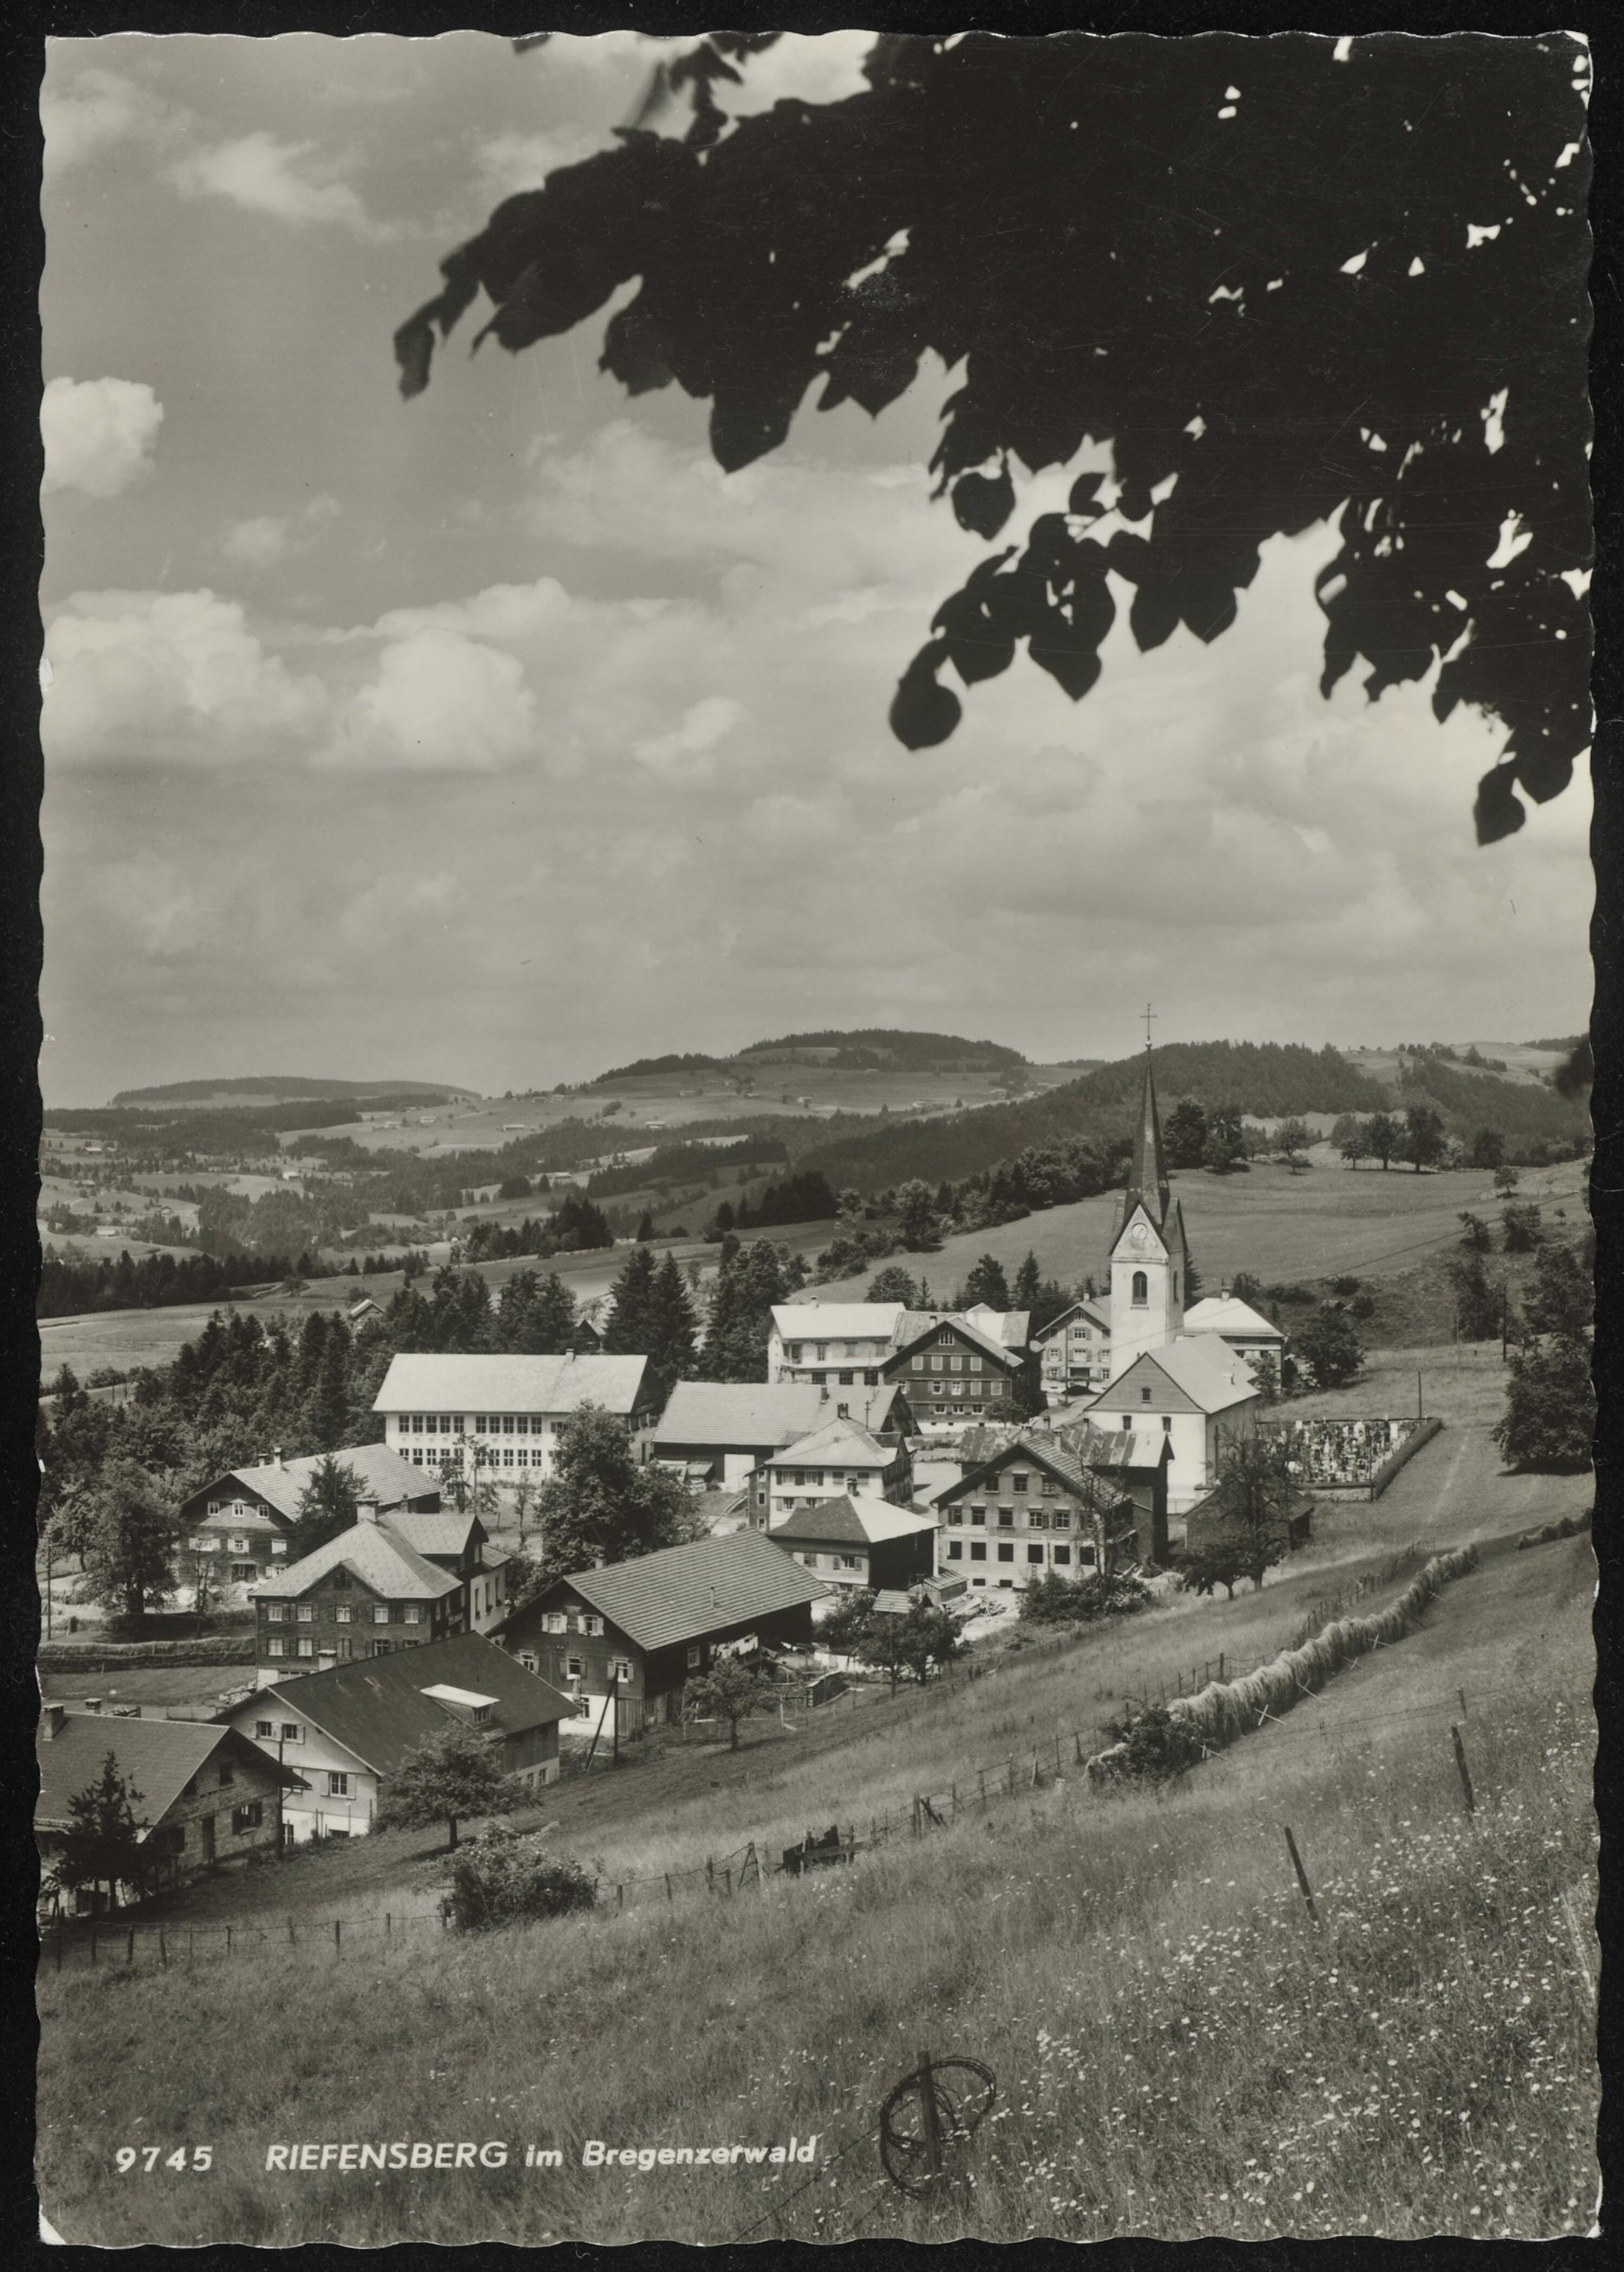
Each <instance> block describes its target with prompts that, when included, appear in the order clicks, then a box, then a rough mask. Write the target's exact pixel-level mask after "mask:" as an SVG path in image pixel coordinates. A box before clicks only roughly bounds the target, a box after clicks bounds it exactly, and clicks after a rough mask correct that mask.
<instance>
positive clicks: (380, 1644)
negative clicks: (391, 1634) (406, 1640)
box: [372, 1640, 389, 1656]
mask: <svg viewBox="0 0 1624 2272" xmlns="http://www.w3.org/2000/svg"><path fill="white" fill-rule="evenodd" d="M372 1654H373V1655H374V1656H387V1655H389V1643H388V1642H387V1641H386V1640H375V1641H374V1642H373V1644H372Z"/></svg>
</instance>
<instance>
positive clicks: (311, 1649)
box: [299, 1633, 316, 1656]
mask: <svg viewBox="0 0 1624 2272" xmlns="http://www.w3.org/2000/svg"><path fill="white" fill-rule="evenodd" d="M299 1654H300V1655H301V1656H314V1655H315V1654H316V1643H315V1642H314V1641H313V1640H310V1639H309V1636H308V1635H306V1634H303V1633H302V1634H301V1635H300V1637H299Z"/></svg>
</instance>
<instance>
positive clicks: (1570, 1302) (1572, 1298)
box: [1523, 1240, 1596, 1341]
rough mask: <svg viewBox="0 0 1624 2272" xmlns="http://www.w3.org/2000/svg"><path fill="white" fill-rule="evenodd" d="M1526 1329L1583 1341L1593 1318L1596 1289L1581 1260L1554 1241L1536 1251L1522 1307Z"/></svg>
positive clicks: (1567, 1248) (1573, 1251)
mask: <svg viewBox="0 0 1624 2272" xmlns="http://www.w3.org/2000/svg"><path fill="white" fill-rule="evenodd" d="M1523 1314H1524V1316H1525V1317H1526V1319H1527V1320H1528V1326H1529V1330H1530V1331H1531V1333H1536V1334H1558V1335H1561V1336H1565V1337H1567V1338H1568V1340H1572V1341H1578V1340H1583V1337H1584V1335H1585V1334H1588V1333H1589V1331H1590V1327H1591V1324H1592V1322H1593V1321H1594V1319H1595V1315H1596V1286H1595V1281H1594V1279H1593V1278H1592V1276H1591V1274H1590V1271H1588V1270H1587V1269H1586V1268H1585V1267H1584V1262H1583V1258H1582V1257H1581V1256H1580V1255H1579V1254H1578V1253H1577V1252H1576V1250H1575V1249H1574V1248H1573V1247H1571V1246H1559V1245H1558V1244H1556V1242H1555V1241H1554V1240H1551V1241H1549V1242H1548V1243H1547V1244H1545V1245H1543V1246H1542V1247H1541V1248H1540V1249H1539V1259H1538V1262H1537V1263H1536V1264H1535V1266H1534V1279H1533V1283H1532V1285H1531V1287H1530V1289H1529V1290H1528V1294H1527V1297H1526V1299H1525V1301H1524V1304H1523Z"/></svg>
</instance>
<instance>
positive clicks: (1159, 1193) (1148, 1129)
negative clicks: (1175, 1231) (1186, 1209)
mask: <svg viewBox="0 0 1624 2272" xmlns="http://www.w3.org/2000/svg"><path fill="white" fill-rule="evenodd" d="M1172 1198H1173V1191H1172V1186H1171V1185H1169V1183H1168V1181H1167V1161H1166V1155H1165V1154H1164V1153H1163V1150H1162V1124H1161V1115H1160V1114H1159V1113H1158V1110H1157V1109H1156V1078H1155V1075H1154V1074H1153V1073H1152V1072H1151V1044H1150V1040H1149V1038H1148V1036H1147V1038H1146V1041H1145V1044H1144V1095H1143V1096H1142V1098H1141V1099H1140V1104H1139V1125H1138V1132H1137V1134H1136V1137H1135V1140H1134V1156H1133V1161H1132V1163H1131V1164H1130V1166H1129V1171H1128V1189H1127V1191H1126V1192H1124V1193H1123V1195H1122V1213H1121V1221H1122V1222H1124V1223H1126V1222H1127V1221H1128V1220H1129V1216H1130V1215H1131V1214H1133V1211H1134V1209H1135V1207H1144V1211H1145V1213H1146V1214H1148V1215H1149V1216H1150V1218H1151V1222H1153V1223H1154V1224H1155V1225H1156V1228H1157V1229H1158V1230H1159V1229H1161V1227H1162V1224H1163V1223H1164V1222H1166V1216H1167V1208H1168V1206H1169V1203H1170V1202H1171V1200H1172Z"/></svg>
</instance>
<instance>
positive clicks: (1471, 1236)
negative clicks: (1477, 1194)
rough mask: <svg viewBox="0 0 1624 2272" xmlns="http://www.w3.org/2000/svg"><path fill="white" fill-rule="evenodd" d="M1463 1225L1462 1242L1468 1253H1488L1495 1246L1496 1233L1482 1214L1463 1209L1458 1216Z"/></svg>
mask: <svg viewBox="0 0 1624 2272" xmlns="http://www.w3.org/2000/svg"><path fill="white" fill-rule="evenodd" d="M1456 1219H1457V1221H1458V1222H1459V1223H1460V1227H1461V1240H1460V1243H1461V1244H1462V1245H1463V1246H1464V1248H1465V1250H1466V1252H1467V1253H1468V1254H1487V1253H1488V1252H1490V1251H1491V1249H1492V1248H1493V1246H1494V1232H1493V1231H1492V1230H1491V1229H1489V1227H1488V1225H1487V1223H1486V1222H1484V1220H1483V1217H1482V1216H1481V1215H1480V1214H1471V1212H1470V1211H1469V1210H1468V1209H1467V1208H1465V1207H1463V1208H1462V1209H1461V1212H1460V1214H1459V1216H1458V1217H1457V1218H1456Z"/></svg>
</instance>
